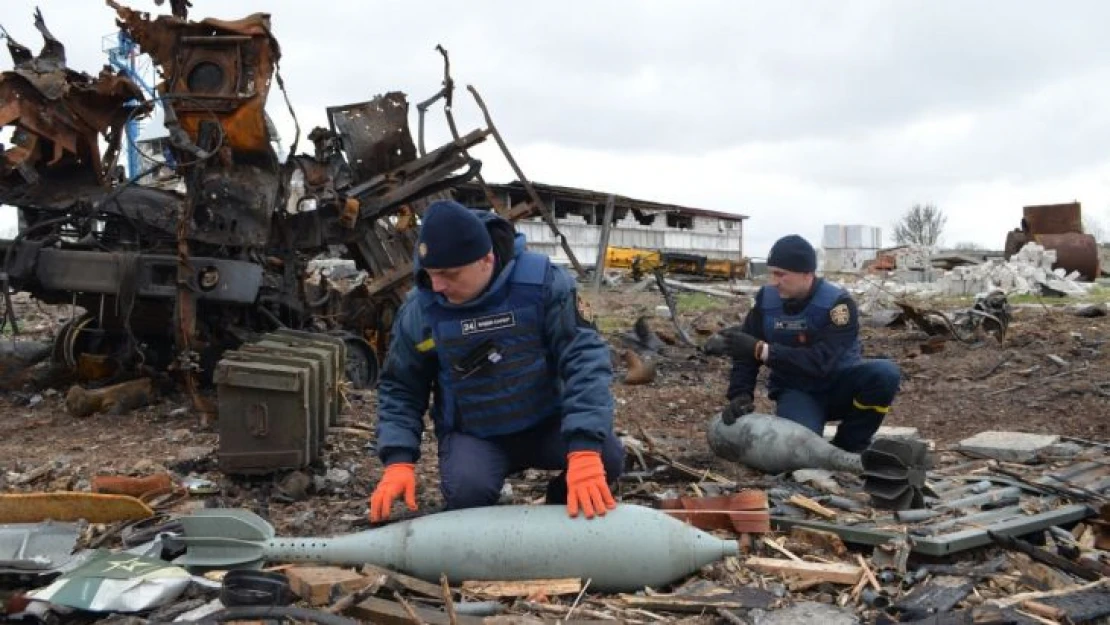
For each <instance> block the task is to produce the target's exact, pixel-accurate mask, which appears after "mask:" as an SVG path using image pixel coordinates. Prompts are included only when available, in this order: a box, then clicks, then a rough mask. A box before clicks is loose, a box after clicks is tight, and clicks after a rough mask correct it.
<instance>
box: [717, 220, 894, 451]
mask: <svg viewBox="0 0 1110 625" xmlns="http://www.w3.org/2000/svg"><path fill="white" fill-rule="evenodd" d="M816 270H817V253H816V252H815V251H814V249H813V246H812V245H810V244H809V242H808V241H806V240H805V239H803V238H802V237H800V236H797V235H789V236H786V237H783V238H781V239H779V240H778V241H777V242H775V244H774V246H772V247H771V254H770V255H769V256H768V257H767V271H768V273H769V274H770V281H769V284H768V285H767V286H764V287H763V288H761V289H760V290H759V292H758V293H757V294H756V296H755V305H754V306H753V307H752V309H751V311H750V312H749V313H748V316H747V317H746V318H745V319H744V323H743V324H742V325H740V326H734V327H731V328H726V329H725V330H722V331H721V332H719V333H717V334H716V335H714V336H713V337H711V338H710V340H709V341H708V342H707V343H706V345H705V351H706V352H708V353H711V354H718V355H729V356H731V357H732V372H731V375H730V377H729V385H728V399H729V403H728V405H727V406H725V408H724V410H723V411H722V419H723V420H724V422H725V423H726V424H731V423H732V422H734V421H735V420H736V419H737V418H739V417H741V416H743V415H745V414H747V413H749V412H752V411H753V408H754V401H753V396H754V393H753V391H754V390H755V383H756V378H757V376H758V374H759V368H760V366H762V365H766V366H767V367H768V368H769V369H770V375H769V376H768V390H769V395H770V397H771V399H773V400H774V401H775V403H776V409H775V413H776V414H778V415H779V416H781V417H785V418H787V419H790V420H791V421H795V422H797V423H800V424H802V425H804V426H806V427H807V428H809V429H811V430H813V431H814V432H816V433H818V434H821V433H822V432H823V430H824V427H825V423H826V422H827V421H840V422H841V423H840V426H839V427H838V428H837V431H836V436H835V437H834V438H833V441H832V442H833V444H834V445H836V446H837V447H840V448H841V449H844V450H847V451H852V452H859V451H862V450H863V449H866V448H867V446H868V445H870V443H871V437H872V436H873V435H874V434H875V431H876V430H878V429H879V425H880V424H881V423H882V421H883V417H884V416H885V415H886V414H887V413H888V412H889V411H890V405H891V403H892V402H893V401H894V396H895V394H897V392H898V387H899V384H900V381H901V372H900V371H899V369H898V366H897V365H896V364H895V363H893V362H891V361H889V360H864V359H863V358H862V356H861V350H860V340H859V314H858V311H857V309H856V303H855V301H853V300H852V297H851V296H850V295H849V294H848V292H847V291H845V290H844V289H842V288H840V287H838V286H836V285H834V284H832V283H830V282H826V281H825V280H824V279H822V278H818V277H817V276H816V275H815V273H814V272H815V271H816Z"/></svg>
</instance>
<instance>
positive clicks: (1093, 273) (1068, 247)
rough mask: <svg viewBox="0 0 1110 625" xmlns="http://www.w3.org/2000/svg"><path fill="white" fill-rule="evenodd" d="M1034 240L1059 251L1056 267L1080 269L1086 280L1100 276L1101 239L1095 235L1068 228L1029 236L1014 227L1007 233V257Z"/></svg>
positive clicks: (1071, 269) (1066, 269)
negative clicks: (1057, 232)
mask: <svg viewBox="0 0 1110 625" xmlns="http://www.w3.org/2000/svg"><path fill="white" fill-rule="evenodd" d="M1031 241H1033V242H1036V243H1038V244H1040V245H1042V246H1044V248H1045V249H1047V250H1054V251H1055V252H1056V262H1055V263H1054V264H1053V265H1052V268H1053V269H1063V270H1064V271H1066V272H1068V273H1071V272H1073V271H1078V272H1079V275H1080V278H1081V279H1083V280H1087V281H1093V280H1095V279H1097V278H1098V277H1099V270H1100V267H1099V255H1098V243H1097V242H1096V241H1095V238H1094V237H1093V236H1092V235H1089V234H1081V233H1079V232H1067V233H1064V234H1036V235H1033V236H1029V235H1027V234H1025V233H1024V232H1021V231H1019V230H1014V231H1011V232H1009V233H1008V234H1007V235H1006V251H1005V253H1006V258H1010V257H1011V256H1013V255H1014V254H1016V253H1017V252H1018V251H1019V250H1021V248H1023V247H1025V244H1026V243H1029V242H1031Z"/></svg>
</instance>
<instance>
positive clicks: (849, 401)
mask: <svg viewBox="0 0 1110 625" xmlns="http://www.w3.org/2000/svg"><path fill="white" fill-rule="evenodd" d="M901 381H902V372H901V371H900V370H899V369H898V365H896V364H894V363H893V362H892V361H889V360H865V361H863V362H862V363H860V364H858V365H856V366H854V367H849V368H847V369H844V370H843V371H839V372H837V373H836V374H835V378H834V379H833V384H832V388H831V389H830V390H829V391H828V392H825V393H809V392H805V391H800V390H796V389H789V388H782V389H775V390H773V391H772V392H771V399H774V400H775V414H777V415H778V416H780V417H785V418H787V419H790V420H791V421H794V422H796V423H800V424H802V425H804V426H806V427H807V428H809V429H811V430H813V431H814V432H816V433H817V434H822V433H823V432H824V429H825V423H826V422H828V421H840V426H839V427H837V429H836V436H834V437H833V440H832V442H833V445H836V446H837V447H839V448H841V449H844V450H846V451H851V452H860V451H863V450H864V449H867V446H868V445H870V444H871V437H872V436H874V435H875V431H876V430H878V429H879V426H880V425H882V422H883V417H885V416H886V413H887V412H889V411H890V404H891V402H893V401H894V396H895V395H896V394H897V393H898V388H899V386H900V385H901Z"/></svg>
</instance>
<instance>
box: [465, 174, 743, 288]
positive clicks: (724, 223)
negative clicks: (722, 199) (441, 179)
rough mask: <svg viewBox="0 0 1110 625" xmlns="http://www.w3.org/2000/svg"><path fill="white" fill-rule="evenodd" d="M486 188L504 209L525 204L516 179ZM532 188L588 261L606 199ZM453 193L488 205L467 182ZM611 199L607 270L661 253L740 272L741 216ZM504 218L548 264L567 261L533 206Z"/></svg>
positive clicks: (681, 266) (679, 261)
mask: <svg viewBox="0 0 1110 625" xmlns="http://www.w3.org/2000/svg"><path fill="white" fill-rule="evenodd" d="M489 186H490V189H491V190H492V194H493V197H494V198H495V199H496V200H498V201H499V202H502V203H503V205H504V206H514V205H518V204H520V203H521V202H523V201H525V200H526V199H528V193H527V190H526V189H525V188H524V185H522V184H521V183H520V182H519V181H518V182H514V183H510V184H494V185H489ZM532 186H533V187H534V189H535V191H536V193H537V194H538V195H539V196H540V198H542V200H543V202H544V204H546V205H547V207H548V209H549V210H550V211H551V212H552V214H553V215H554V217H555V219H556V220H557V221H558V227H559V233H561V234H562V235H563V236H565V237H566V238H567V240H568V242H569V245H570V248H571V250H572V251H573V253H574V255H575V256H576V257H577V258H578V259H579V260H580V261H581V262H582V263H583V264H586V265H593V264H595V263H596V259H597V257H598V247H599V245H600V244H601V241H602V240H603V237H604V236H605V235H604V233H603V230H604V228H603V227H602V226H603V224H604V221H605V211H606V209H607V204H608V203H609V201H610V194H608V193H604V192H600V191H591V190H588V189H578V188H571V187H563V186H557V185H549V184H539V183H533V184H532ZM457 196H458V199H459V200H460V201H462V202H463V203H464V204H467V205H468V206H476V207H489V205H490V200H489V198H488V197H487V195H486V194H485V192H484V191H483V190H482V188H481V187H480V186H479V185H477V184H474V183H469V184H464V185H460V186H459V188H458V189H457ZM612 202H613V207H612V215H613V216H612V220H611V227H610V229H609V232H608V247H609V248H610V249H611V250H613V251H612V252H610V254H609V260H610V262H609V263H608V265H607V266H610V267H612V266H614V264H615V265H617V266H620V265H621V261H622V260H623V257H624V256H628V255H635V254H650V253H656V254H660V255H666V256H668V257H669V258H670V259H672V263H671V265H672V266H673V267H675V268H676V269H678V270H679V271H680V272H684V273H693V274H698V273H705V272H704V267H705V265H706V262H707V261H728V262H729V263H731V266H732V267H734V268H735V269H734V271H732V272H731V274H732V275H741V276H742V275H743V274H744V273H745V269H746V263H745V256H744V221H745V220H747V219H748V217H747V215H741V214H739V213H728V212H723V211H715V210H709V209H705V208H694V207H689V206H679V205H674V204H663V203H660V202H652V201H648V200H639V199H634V198H629V197H624V196H619V195H612ZM511 217H512V218H513V219H514V220H519V221H517V229H518V230H519V231H521V232H523V233H524V234H525V235H526V236H527V237H528V241H529V245H530V246H531V248H532V249H535V250H536V251H539V252H543V253H544V254H547V255H548V256H550V257H551V258H552V260H553V261H555V262H556V263H561V264H570V260H569V258H568V256H567V253H566V251H565V250H563V248H562V246H561V244H560V243H561V242H560V239H559V237H558V235H556V234H555V233H554V232H553V231H552V230H551V228H549V227H548V226H547V224H546V223H545V222H544V220H543V218H542V217H540V216H539V215H537V214H536V211H535V210H534V209H533V210H530V211H529V212H527V213H524V214H514V215H512V216H511ZM614 248H616V249H614ZM699 268H702V269H701V270H699Z"/></svg>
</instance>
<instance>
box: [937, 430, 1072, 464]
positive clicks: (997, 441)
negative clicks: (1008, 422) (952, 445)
mask: <svg viewBox="0 0 1110 625" xmlns="http://www.w3.org/2000/svg"><path fill="white" fill-rule="evenodd" d="M1059 441H1060V437H1059V436H1057V435H1055V434H1030V433H1028V432H1003V431H998V430H989V431H986V432H980V433H978V434H976V435H975V436H972V437H971V438H965V439H964V440H962V441H960V442H959V443H957V445H956V447H957V449H960V450H963V451H968V452H971V453H974V454H978V455H980V456H985V457H987V458H992V459H994V460H1001V461H1003V462H1029V461H1031V460H1034V459H1036V457H1037V454H1038V453H1039V452H1041V451H1043V450H1045V449H1047V448H1049V447H1051V446H1053V445H1055V444H1056V443H1058V442H1059Z"/></svg>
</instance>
